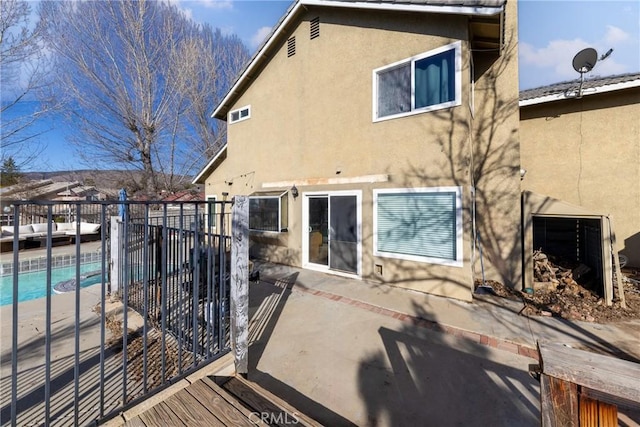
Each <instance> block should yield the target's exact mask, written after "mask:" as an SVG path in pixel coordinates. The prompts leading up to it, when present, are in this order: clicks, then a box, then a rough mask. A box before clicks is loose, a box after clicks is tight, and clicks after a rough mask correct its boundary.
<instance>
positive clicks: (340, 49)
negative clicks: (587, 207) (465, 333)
mask: <svg viewBox="0 0 640 427" xmlns="http://www.w3.org/2000/svg"><path fill="white" fill-rule="evenodd" d="M517 67H518V64H517V5H516V2H515V1H508V2H507V1H505V0H483V1H471V0H460V1H457V2H450V1H446V0H419V1H416V0H406V1H404V0H394V1H391V0H390V1H384V0H381V1H348V0H298V1H297V2H295V3H294V4H293V5H292V6H291V7H290V9H289V10H288V11H287V12H286V14H285V16H284V17H283V18H282V19H281V21H280V22H279V24H278V25H277V26H276V27H275V28H274V31H273V32H272V34H271V35H270V36H269V38H268V39H267V40H266V42H265V43H264V45H263V46H262V47H261V48H260V49H259V50H258V51H257V53H256V54H255V56H254V57H253V59H252V60H251V62H250V63H249V64H248V66H247V67H246V68H245V69H244V71H243V72H242V73H241V75H240V76H239V78H238V79H237V80H236V82H235V83H234V84H233V86H232V87H231V89H230V91H229V92H228V94H227V95H226V96H225V98H224V99H223V101H222V102H221V104H220V105H219V106H218V107H217V108H216V109H215V112H214V114H213V116H214V117H216V118H218V119H221V120H225V121H227V126H228V140H227V145H226V146H225V147H224V148H223V149H222V150H221V151H220V152H219V153H218V154H217V155H216V156H215V157H214V158H213V159H211V161H210V162H209V163H208V164H207V165H206V167H205V168H204V169H203V170H202V171H201V172H200V173H199V174H198V175H197V177H196V178H195V179H194V182H195V183H201V184H204V185H205V187H204V188H205V190H204V191H205V194H206V196H207V197H208V198H210V199H218V200H220V199H222V198H225V197H226V198H231V197H233V196H234V195H248V196H250V219H249V223H250V228H251V242H252V243H251V254H252V255H253V256H255V257H258V258H263V259H268V260H270V261H274V262H279V263H286V264H290V265H294V266H299V267H302V268H305V269H314V270H320V271H326V272H329V273H335V274H340V275H347V276H350V277H355V278H362V279H366V280H372V281H377V282H381V283H387V284H391V285H394V286H399V287H404V288H408V289H413V290H417V291H421V292H428V293H433V294H437V295H443V296H449V297H454V298H458V299H462V300H470V299H471V297H472V293H473V290H474V280H475V279H479V278H481V277H483V275H484V277H486V278H487V279H490V278H493V279H496V280H499V281H501V282H503V283H506V284H510V285H514V286H519V285H520V283H521V279H522V276H521V274H522V268H521V265H522V262H521V259H522V257H521V235H520V227H519V224H520V174H519V171H520V164H519V154H520V151H519V150H520V148H519V137H518V131H519V115H518V79H517Z"/></svg>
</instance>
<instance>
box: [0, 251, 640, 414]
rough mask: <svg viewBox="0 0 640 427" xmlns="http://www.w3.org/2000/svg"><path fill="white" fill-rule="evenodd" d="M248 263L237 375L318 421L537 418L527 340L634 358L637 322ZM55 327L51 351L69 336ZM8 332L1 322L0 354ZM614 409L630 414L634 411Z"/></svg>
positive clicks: (638, 355) (88, 302) (35, 304)
mask: <svg viewBox="0 0 640 427" xmlns="http://www.w3.org/2000/svg"><path fill="white" fill-rule="evenodd" d="M96 249H97V248H93V247H92V250H96ZM83 250H84V245H83ZM32 254H36V253H35V252H32ZM30 255H31V254H30ZM256 268H257V269H258V270H259V271H260V275H261V280H260V281H259V282H252V283H251V284H250V289H249V296H250V313H249V314H250V319H251V320H250V337H249V338H250V342H251V346H250V349H249V375H248V379H249V380H250V381H253V382H255V383H257V384H258V385H260V386H261V387H263V388H264V389H266V390H268V391H270V392H271V393H273V394H274V395H276V396H278V397H280V398H281V399H283V400H285V401H286V402H288V403H289V404H291V405H292V406H293V407H295V408H296V409H298V410H300V411H301V412H302V413H304V414H306V415H308V416H310V417H311V418H313V419H315V420H317V421H319V422H320V423H322V424H324V425H331V426H342V425H358V426H398V425H416V423H419V424H424V423H427V424H429V425H458V424H472V425H504V426H529V425H531V426H533V425H539V423H540V421H539V420H540V418H539V399H540V398H539V383H538V381H537V380H535V379H534V378H532V377H531V376H530V375H529V373H528V368H529V365H530V364H532V363H536V359H535V357H537V352H536V351H535V347H536V343H537V342H538V341H540V342H560V343H563V344H566V345H569V346H572V347H576V348H588V349H590V350H592V351H596V352H600V353H607V354H613V355H616V356H618V357H621V358H624V359H628V360H635V361H637V360H640V335H638V333H637V331H638V330H639V329H640V322H637V321H633V322H624V323H617V324H606V325H605V324H592V323H586V322H567V321H564V320H561V319H557V318H537V317H525V316H520V315H519V312H520V309H521V308H522V304H521V303H520V302H518V301H510V300H505V299H502V298H497V297H492V296H478V297H477V299H476V300H474V302H473V303H465V302H460V301H456V300H451V299H446V298H440V297H434V296H430V295H426V294H421V293H417V292H411V291H407V290H402V289H398V288H394V287H391V286H387V285H381V284H375V283H368V282H363V281H359V280H353V279H346V278H342V277H338V276H334V275H328V274H324V273H319V272H313V271H309V270H302V269H297V268H292V267H287V266H282V265H274V264H264V263H262V264H261V263H257V264H256ZM98 290H99V286H97V287H96V286H93V287H89V288H87V289H84V290H83V292H82V294H83V297H82V302H83V307H84V308H83V313H85V312H86V313H85V314H83V317H82V319H81V323H82V324H83V325H91V327H94V326H93V325H94V323H95V321H97V315H96V314H95V313H93V312H91V307H93V305H95V303H97V302H98V301H99V299H100V297H99V292H96V291H98ZM65 297H66V296H64V295H63V296H58V297H56V300H57V301H59V302H60V304H61V305H60V306H59V307H60V310H57V311H56V319H60V322H58V323H57V327H63V326H64V325H62V323H65V322H63V321H62V319H67V320H66V321H67V322H73V319H71V318H69V317H68V316H66V315H65V312H64V310H63V307H64V306H65V305H64V304H68V305H69V311H71V312H73V311H72V304H71V300H69V301H68V302H67V298H65ZM69 297H71V295H69ZM63 301H64V303H63ZM5 309H7V310H8V309H10V306H8V307H4V308H3V310H2V313H1V314H2V318H3V319H2V320H3V325H4V323H5V321H6V320H9V317H8V312H7V310H5ZM41 317H42V307H41V302H39V300H34V301H32V302H29V303H26V304H25V303H23V304H21V308H20V318H21V319H20V321H21V323H22V322H25V323H24V329H21V342H22V340H23V339H28V338H29V337H31V339H34V340H38V339H39V338H40V337H41V332H40V331H39V327H38V324H39V320H38V319H41ZM93 318H96V320H95V321H93V320H92V319H93ZM4 330H10V328H7V329H4ZM92 335H93V334H92V333H88V334H87V335H85V336H86V337H88V338H89V337H92ZM60 338H61V340H59V341H57V344H58V345H59V347H58V346H57V347H56V351H57V352H59V351H61V350H62V349H63V348H64V347H65V345H67V344H64V343H65V342H66V340H68V339H70V337H62V336H61V337H60ZM9 340H10V337H9V336H8V335H6V334H4V333H3V339H2V342H3V345H2V347H3V355H4V356H6V355H7V348H6V347H5V346H7V345H9ZM91 344H92V343H90V342H86V343H84V342H83V346H84V345H88V346H89V347H92V345H91ZM25 356H26V355H25ZM57 356H58V357H60V355H57ZM27 357H28V356H27ZM38 357H39V358H40V359H39V360H41V358H42V355H41V354H40V355H39V356H38ZM3 359H4V360H3V377H4V378H3V382H4V381H8V377H7V374H8V373H9V372H8V371H7V370H6V369H4V368H7V366H6V362H8V360H6V358H5V357H3ZM21 363H28V362H27V360H26V359H22V357H21ZM5 385H6V384H5ZM3 389H5V390H6V388H5V387H3ZM174 392H175V390H174ZM2 397H3V399H2V400H3V404H4V403H6V400H5V399H6V398H7V397H8V396H7V395H6V394H3V396H2ZM620 416H621V417H623V418H621V419H624V420H625V422H626V423H627V424H628V425H634V424H633V423H634V422H635V423H640V417H638V413H637V412H636V413H634V412H631V413H625V412H624V411H621V415H620ZM624 417H626V418H624ZM2 421H3V422H5V421H6V419H4V417H3V420H2Z"/></svg>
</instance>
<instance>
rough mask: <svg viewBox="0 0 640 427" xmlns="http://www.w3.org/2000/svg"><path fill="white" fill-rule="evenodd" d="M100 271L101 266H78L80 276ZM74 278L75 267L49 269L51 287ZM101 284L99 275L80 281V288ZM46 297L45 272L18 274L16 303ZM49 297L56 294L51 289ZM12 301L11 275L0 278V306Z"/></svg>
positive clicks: (95, 264)
mask: <svg viewBox="0 0 640 427" xmlns="http://www.w3.org/2000/svg"><path fill="white" fill-rule="evenodd" d="M100 269H101V264H100V263H99V262H97V263H90V264H83V265H81V266H80V275H81V276H82V275H83V274H84V273H88V272H93V271H96V270H100ZM75 277H76V266H75V265H72V266H69V267H61V268H53V269H51V287H52V288H53V286H55V285H56V284H57V283H58V282H62V281H65V280H69V279H74V278H75ZM101 282H102V276H101V275H100V274H97V275H92V276H90V277H87V278H84V279H82V278H81V280H80V287H82V288H85V287H87V286H91V285H95V284H98V283H101ZM46 295H47V272H46V271H35V272H30V273H20V274H19V275H18V301H19V302H22V301H29V300H32V299H37V298H42V297H44V296H46ZM51 295H56V292H55V291H54V290H53V289H51ZM12 301H13V275H8V276H2V277H0V306H3V305H8V304H11V303H12Z"/></svg>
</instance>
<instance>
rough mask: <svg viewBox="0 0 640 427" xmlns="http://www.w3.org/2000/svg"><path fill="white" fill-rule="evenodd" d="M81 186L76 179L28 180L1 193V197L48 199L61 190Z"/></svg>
mask: <svg viewBox="0 0 640 427" xmlns="http://www.w3.org/2000/svg"><path fill="white" fill-rule="evenodd" d="M79 186H81V184H80V183H79V182H77V181H73V182H67V181H64V182H53V181H51V180H50V179H47V180H43V181H36V182H29V183H25V184H20V185H18V186H16V188H15V190H14V191H11V192H7V193H3V195H2V197H3V198H12V199H30V200H39V199H50V198H52V197H55V196H56V195H58V193H61V192H63V191H69V190H70V189H73V188H76V187H79Z"/></svg>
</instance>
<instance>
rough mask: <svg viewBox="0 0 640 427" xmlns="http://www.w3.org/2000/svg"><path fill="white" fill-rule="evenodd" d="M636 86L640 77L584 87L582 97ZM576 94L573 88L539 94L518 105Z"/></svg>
mask: <svg viewBox="0 0 640 427" xmlns="http://www.w3.org/2000/svg"><path fill="white" fill-rule="evenodd" d="M634 87H640V79H637V80H631V81H628V82H622V83H613V84H609V85H603V86H596V87H592V88H588V89H584V90H583V92H582V97H585V96H590V95H597V94H600V93H606V92H613V91H616V90H623V89H630V88H634ZM576 95H577V94H576V90H572V91H570V92H560V93H553V94H549V95H544V96H538V97H536V98H529V99H523V100H521V101H520V102H519V103H518V105H519V106H520V107H526V106H529V105H536V104H544V103H547V102H553V101H562V100H565V99H576V98H577V96H576Z"/></svg>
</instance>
